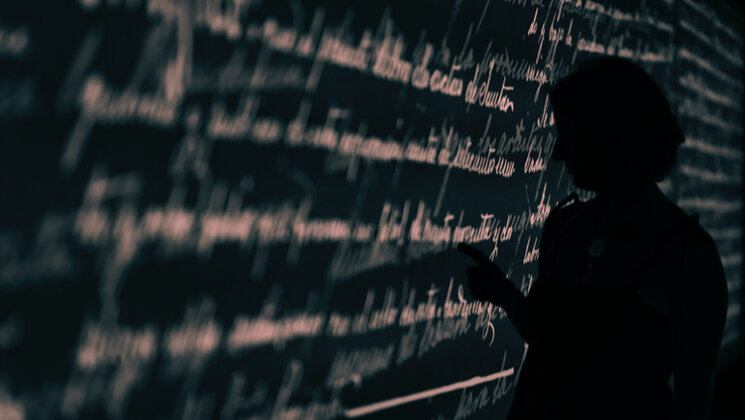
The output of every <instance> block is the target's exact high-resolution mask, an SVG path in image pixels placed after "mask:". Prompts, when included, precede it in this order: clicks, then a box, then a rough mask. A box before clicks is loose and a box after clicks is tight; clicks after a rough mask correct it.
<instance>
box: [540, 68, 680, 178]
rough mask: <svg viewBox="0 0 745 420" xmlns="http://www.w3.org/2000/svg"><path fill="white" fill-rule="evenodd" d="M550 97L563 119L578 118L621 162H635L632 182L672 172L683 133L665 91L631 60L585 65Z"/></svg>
mask: <svg viewBox="0 0 745 420" xmlns="http://www.w3.org/2000/svg"><path fill="white" fill-rule="evenodd" d="M549 97H550V99H551V104H552V106H553V108H554V113H555V114H556V116H557V118H560V115H561V114H573V115H575V118H579V119H580V120H581V127H580V128H581V131H582V133H584V135H587V136H591V138H593V139H599V140H601V141H603V142H604V144H603V147H605V148H607V149H608V150H613V152H614V154H615V156H617V157H618V158H619V159H624V161H627V162H632V163H633V165H634V171H633V174H630V175H629V176H628V177H627V179H628V178H629V177H633V178H634V180H638V181H642V182H649V181H661V180H663V179H664V178H665V176H666V175H667V174H669V173H670V171H671V170H672V167H673V165H674V163H675V157H676V155H677V151H678V146H679V145H680V144H681V143H683V141H684V140H685V138H684V136H683V132H682V131H681V129H680V126H679V125H678V123H677V121H676V119H675V116H674V115H673V113H672V111H671V109H670V104H669V103H668V102H667V100H666V99H665V95H664V94H663V93H662V91H661V90H660V88H659V87H658V86H657V84H656V83H655V82H654V80H652V78H651V77H650V76H649V75H648V74H647V73H646V72H644V70H642V69H641V68H639V67H638V66H637V65H636V64H634V63H632V62H631V61H629V60H626V59H623V58H617V57H602V58H595V59H591V60H588V61H585V62H583V63H582V64H580V65H579V66H578V67H577V69H576V71H575V72H573V73H571V74H569V75H568V76H567V77H565V78H563V79H560V80H559V81H558V82H556V83H555V84H554V85H553V87H552V88H551V89H550V91H549ZM608 156H609V155H607V156H605V158H606V159H607V158H608ZM627 175H628V174H627Z"/></svg>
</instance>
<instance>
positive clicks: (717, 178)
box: [679, 165, 742, 184]
mask: <svg viewBox="0 0 745 420" xmlns="http://www.w3.org/2000/svg"><path fill="white" fill-rule="evenodd" d="M679 168H680V172H681V173H682V174H685V175H687V176H689V177H691V178H696V179H699V180H701V181H706V182H716V183H721V184H740V183H742V179H741V178H740V177H739V176H729V175H727V174H725V173H722V172H714V171H708V170H706V169H698V168H696V167H693V166H690V165H680V167H679Z"/></svg>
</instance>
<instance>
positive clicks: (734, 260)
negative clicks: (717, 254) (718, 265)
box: [722, 254, 742, 267]
mask: <svg viewBox="0 0 745 420" xmlns="http://www.w3.org/2000/svg"><path fill="white" fill-rule="evenodd" d="M740 263H742V255H740V254H730V255H723V256H722V265H723V266H725V267H727V266H730V265H737V264H740Z"/></svg>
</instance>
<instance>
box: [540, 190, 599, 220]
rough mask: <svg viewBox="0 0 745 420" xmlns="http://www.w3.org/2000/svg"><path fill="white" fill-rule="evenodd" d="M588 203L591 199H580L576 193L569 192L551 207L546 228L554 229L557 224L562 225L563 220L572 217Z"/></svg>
mask: <svg viewBox="0 0 745 420" xmlns="http://www.w3.org/2000/svg"><path fill="white" fill-rule="evenodd" d="M588 203H589V201H582V200H580V198H579V196H577V194H576V193H572V194H569V195H568V196H566V197H564V199H563V200H561V201H559V203H558V204H556V206H554V208H553V209H551V212H549V214H548V217H546V223H545V225H544V229H553V228H554V227H555V226H561V225H562V224H563V222H565V221H566V220H568V219H570V218H571V217H572V216H573V215H574V214H575V213H576V212H578V211H579V210H580V209H582V208H583V207H584V206H586V205H587V204H588ZM549 226H550V227H549Z"/></svg>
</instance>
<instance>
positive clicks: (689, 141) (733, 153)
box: [681, 137, 743, 160]
mask: <svg viewBox="0 0 745 420" xmlns="http://www.w3.org/2000/svg"><path fill="white" fill-rule="evenodd" d="M681 147H684V148H687V149H696V150H698V151H700V152H703V153H708V154H711V155H717V156H721V157H724V158H728V159H734V160H742V157H743V153H742V150H738V149H735V148H732V147H726V146H716V145H713V144H709V143H708V142H706V141H704V140H700V139H696V138H692V137H686V141H685V143H683V144H682V145H681Z"/></svg>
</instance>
